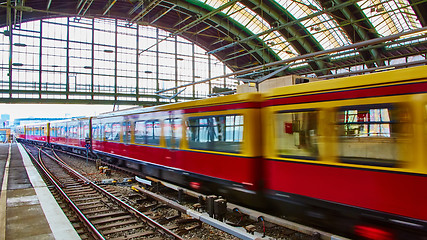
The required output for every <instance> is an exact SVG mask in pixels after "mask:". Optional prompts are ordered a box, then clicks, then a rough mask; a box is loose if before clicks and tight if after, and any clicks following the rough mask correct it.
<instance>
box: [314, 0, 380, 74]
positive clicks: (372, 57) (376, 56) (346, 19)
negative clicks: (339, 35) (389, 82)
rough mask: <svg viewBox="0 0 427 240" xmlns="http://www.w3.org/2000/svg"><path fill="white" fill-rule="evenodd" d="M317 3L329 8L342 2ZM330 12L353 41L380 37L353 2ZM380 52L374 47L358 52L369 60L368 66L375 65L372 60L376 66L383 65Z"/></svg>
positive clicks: (335, 0)
mask: <svg viewBox="0 0 427 240" xmlns="http://www.w3.org/2000/svg"><path fill="white" fill-rule="evenodd" d="M319 3H320V4H321V5H322V7H323V8H325V9H329V8H331V7H332V6H334V5H340V4H342V3H343V1H341V0H328V1H325V0H323V1H319ZM330 14H331V16H333V18H334V20H335V21H336V22H337V23H338V25H339V26H341V29H343V31H344V32H345V33H346V34H347V36H348V37H349V38H350V39H351V41H352V42H353V43H357V42H360V41H366V40H369V39H374V38H378V37H380V35H379V34H378V33H377V32H376V31H372V30H374V29H375V28H374V26H372V24H371V22H370V21H369V20H368V19H367V18H366V17H364V14H363V12H362V11H361V9H360V8H359V7H358V6H356V5H355V4H353V5H349V6H346V7H342V8H338V9H335V10H334V11H330ZM381 52H382V50H381V49H379V48H375V49H370V50H362V51H359V54H360V55H361V56H362V58H363V59H364V61H365V62H370V64H368V67H375V65H374V62H375V63H376V64H377V66H384V65H385V64H384V61H381V60H380V54H381Z"/></svg>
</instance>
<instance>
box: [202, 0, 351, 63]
mask: <svg viewBox="0 0 427 240" xmlns="http://www.w3.org/2000/svg"><path fill="white" fill-rule="evenodd" d="M357 1H358V0H349V1H345V2H344V3H342V4H337V5H335V6H332V7H330V8H328V9H324V10H322V11H318V12H316V13H314V14H311V15H308V16H306V17H302V18H299V19H293V18H292V16H291V15H290V14H289V13H288V15H289V16H285V17H283V16H279V17H280V18H282V20H281V21H280V22H279V25H278V26H275V27H272V28H270V29H268V30H266V31H263V32H261V33H258V34H254V35H252V36H249V37H246V38H241V39H240V40H238V41H235V42H233V43H230V44H227V45H225V46H222V47H219V48H217V49H213V50H211V51H209V52H208V54H214V53H217V52H220V51H224V50H226V49H228V48H231V47H233V46H235V45H237V44H241V43H244V42H248V41H252V40H254V39H257V38H259V37H260V36H263V35H266V34H269V33H271V32H273V31H280V32H281V33H282V35H283V36H285V37H288V38H287V40H288V41H289V42H290V44H291V45H292V46H293V47H294V48H295V49H297V50H298V51H299V52H300V54H305V53H310V52H313V51H312V47H311V46H310V44H311V43H313V40H312V41H310V42H307V40H304V39H305V38H307V37H311V35H310V34H309V33H307V34H306V35H304V36H302V35H301V34H294V35H292V32H289V29H292V28H291V27H292V26H294V25H298V24H300V22H301V21H305V20H309V19H310V18H312V17H316V16H319V15H321V14H324V13H327V12H331V11H334V10H338V9H340V8H343V7H346V6H350V5H353V4H354V3H355V2H357ZM275 8H276V9H277V12H278V13H280V14H282V15H283V13H284V11H285V10H284V9H283V8H282V7H281V6H279V5H277V4H276V5H275ZM268 11H269V12H271V10H268ZM276 17H277V16H276ZM289 19H290V20H289ZM314 42H317V41H315V40H314ZM297 43H298V44H299V45H296V44H297ZM319 66H323V63H321V64H320V63H319Z"/></svg>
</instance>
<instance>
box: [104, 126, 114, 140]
mask: <svg viewBox="0 0 427 240" xmlns="http://www.w3.org/2000/svg"><path fill="white" fill-rule="evenodd" d="M112 134H113V133H112V130H111V123H107V124H105V125H104V137H105V140H107V141H108V140H112V139H113V137H112V136H113V135H112Z"/></svg>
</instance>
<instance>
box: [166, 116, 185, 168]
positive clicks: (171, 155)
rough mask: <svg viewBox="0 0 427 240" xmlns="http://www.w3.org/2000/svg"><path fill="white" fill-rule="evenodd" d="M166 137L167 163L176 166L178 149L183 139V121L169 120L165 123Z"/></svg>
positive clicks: (178, 119) (179, 119)
mask: <svg viewBox="0 0 427 240" xmlns="http://www.w3.org/2000/svg"><path fill="white" fill-rule="evenodd" d="M164 136H165V141H166V147H167V149H168V150H167V153H166V156H165V158H166V163H167V164H170V165H169V166H175V163H176V161H174V159H176V157H177V156H176V154H177V149H179V146H180V143H181V138H182V119H181V118H168V119H166V120H165V121H164Z"/></svg>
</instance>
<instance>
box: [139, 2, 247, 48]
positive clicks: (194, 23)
mask: <svg viewBox="0 0 427 240" xmlns="http://www.w3.org/2000/svg"><path fill="white" fill-rule="evenodd" d="M238 1H239V0H231V1H229V2H227V3H225V4H223V5H221V6H219V7H218V8H217V9H215V10H213V11H210V12H209V13H207V14H206V15H204V16H202V17H200V18H197V19H196V20H194V21H192V22H190V23H189V24H187V25H185V26H184V27H182V28H180V29H178V30H176V31H175V32H173V33H171V34H169V36H167V37H165V38H163V39H161V40H160V41H158V42H157V43H155V44H153V45H151V46H149V47H148V48H146V49H144V50H142V51H141V52H140V53H139V54H142V53H144V52H146V51H148V50H149V49H151V48H152V47H155V46H157V45H158V44H160V43H161V42H163V41H166V40H167V39H168V38H171V37H174V36H176V35H179V34H180V33H182V32H185V31H187V30H188V29H190V28H192V27H194V26H196V25H197V24H199V23H201V22H203V21H205V20H206V19H208V18H210V17H213V16H215V15H216V14H217V13H219V12H221V11H222V10H224V9H226V8H228V7H230V6H232V5H234V4H236V3H237V2H238Z"/></svg>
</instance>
